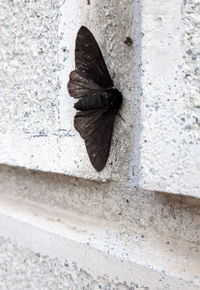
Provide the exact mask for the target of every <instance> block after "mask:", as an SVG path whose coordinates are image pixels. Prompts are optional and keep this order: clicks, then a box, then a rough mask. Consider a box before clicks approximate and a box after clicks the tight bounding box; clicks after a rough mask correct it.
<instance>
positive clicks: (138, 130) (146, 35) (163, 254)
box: [0, 0, 200, 290]
mask: <svg viewBox="0 0 200 290" xmlns="http://www.w3.org/2000/svg"><path fill="white" fill-rule="evenodd" d="M61 2H62V3H61ZM61 2H60V1H45V0H42V1H27V0H23V1H17V0H14V1H7V0H6V1H5V0H4V1H3V0H2V1H0V20H1V32H2V42H1V52H0V85H1V89H0V100H1V104H2V105H1V108H0V109H1V116H2V118H1V119H0V132H1V135H0V150H1V154H0V163H1V164H2V165H1V167H0V215H1V218H0V235H1V239H0V261H1V266H0V288H2V289H10V287H11V285H12V289H22V288H27V287H29V288H31V289H92V290H93V289H120V290H123V289H143V290H147V289H150V290H155V289H159V290H160V289H173V290H176V289H177V290H180V289H185V290H188V289H190V290H193V289H199V287H200V263H199V260H200V252H199V250H200V248H199V244H200V239H199V229H200V200H199V199H198V198H197V197H199V196H200V183H199V182H200V178H199V158H198V155H199V154H198V152H199V149H200V146H199V144H198V141H199V127H198V114H199V108H198V107H199V105H198V101H199V98H198V57H199V39H200V38H199V37H198V33H199V32H198V29H197V28H198V25H199V18H198V16H197V15H198V11H199V10H198V9H199V3H198V2H196V1H195V0H193V1H184V2H183V1H182V0H177V1H167V2H166V1H161V0H159V1H148V3H147V2H146V1H132V0H131V1H128V0H123V1H107V0H102V1H97V0H90V1H83V0H82V1H78V0H77V1H72V0H66V1H61ZM81 24H84V25H86V26H88V27H89V28H90V29H91V30H92V31H93V33H94V35H95V37H96V38H97V40H98V43H99V44H100V46H101V49H102V52H103V54H104V57H105V60H106V63H107V64H108V67H109V70H110V72H111V75H112V77H113V79H114V82H115V84H116V86H117V88H118V89H119V90H121V91H122V92H123V95H124V103H123V107H122V110H121V111H120V114H121V116H122V118H123V119H124V120H123V119H122V118H120V117H117V119H116V123H115V128H114V136H113V142H112V148H111V154H110V158H109V161H108V164H107V166H106V168H105V170H103V171H102V173H100V174H98V173H96V172H95V171H94V169H93V168H92V166H91V164H90V162H89V160H88V157H87V153H86V150H85V147H84V143H83V140H82V139H81V138H80V136H79V135H78V133H77V132H75V130H74V128H73V116H74V113H75V112H74V110H73V102H74V100H73V99H72V98H70V97H69V95H68V93H67V90H66V83H67V80H68V73H69V72H70V71H71V70H72V69H73V67H74V43H75V37H76V32H77V30H78V28H79V27H80V25H81ZM127 36H129V37H131V38H132V39H133V45H131V46H127V45H126V44H125V43H124V40H125V39H126V37H127ZM8 48H9V49H8ZM174 140H175V141H174ZM184 140H185V141H184ZM183 141H184V142H183ZM17 166H18V167H17ZM32 169H34V170H32ZM177 193H179V194H180V195H176V194H177ZM189 195H191V196H194V197H196V198H194V197H189Z"/></svg>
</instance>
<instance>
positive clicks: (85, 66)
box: [75, 26, 113, 88]
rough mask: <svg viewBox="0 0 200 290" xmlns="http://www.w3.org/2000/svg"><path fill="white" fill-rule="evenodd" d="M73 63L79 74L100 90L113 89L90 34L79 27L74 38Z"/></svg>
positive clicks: (96, 45) (99, 51) (97, 47)
mask: <svg viewBox="0 0 200 290" xmlns="http://www.w3.org/2000/svg"><path fill="white" fill-rule="evenodd" d="M75 63H76V69H77V70H78V71H79V73H80V74H81V75H82V76H83V77H84V78H85V79H88V80H92V81H93V83H95V84H97V85H98V86H100V87H101V88H109V87H113V81H112V79H111V77H110V74H109V72H108V69H107V66H106V64H105V61H104V58H103V55H102V53H101V50H100V48H99V45H98V43H97V42H96V40H95V38H94V36H93V35H92V33H91V32H90V31H89V30H88V29H87V28H86V27H85V26H81V28H80V29H79V31H78V33H77V37H76V48H75Z"/></svg>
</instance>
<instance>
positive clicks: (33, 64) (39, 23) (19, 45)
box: [0, 0, 60, 135]
mask: <svg viewBox="0 0 200 290" xmlns="http://www.w3.org/2000/svg"><path fill="white" fill-rule="evenodd" d="M41 2H42V5H41V4H40V1H7V0H6V1H5V0H2V1H0V22H1V53H0V90H1V91H0V98H1V119H0V132H1V133H14V134H15V133H30V134H33V135H34V134H35V135H37V134H48V133H53V132H55V131H57V130H58V113H57V111H58V101H57V97H58V85H59V83H58V78H57V77H56V74H55V73H53V72H56V71H58V70H59V63H58V56H57V54H58V40H59V38H58V20H59V2H60V1H45V0H44V1H41Z"/></svg>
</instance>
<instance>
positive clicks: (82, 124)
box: [74, 108, 115, 172]
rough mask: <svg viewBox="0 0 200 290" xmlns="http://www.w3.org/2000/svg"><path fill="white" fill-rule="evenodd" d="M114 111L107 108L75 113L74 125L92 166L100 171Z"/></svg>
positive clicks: (105, 155) (106, 154) (104, 161)
mask: <svg viewBox="0 0 200 290" xmlns="http://www.w3.org/2000/svg"><path fill="white" fill-rule="evenodd" d="M114 118H115V111H113V110H110V109H108V108H104V109H98V110H90V111H81V112H78V113H76V115H75V118H74V127H75V128H76V130H77V131H78V132H79V133H80V135H81V137H82V138H83V139H84V140H85V145H86V149H87V152H88V155H89V158H90V161H91V163H92V165H93V167H94V168H95V169H96V170H97V171H99V172H100V171H101V170H102V169H103V168H104V166H105V165H106V162H107V159H108V156H109V151H110V143H111V137H112V130H113V122H114Z"/></svg>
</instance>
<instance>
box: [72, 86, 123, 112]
mask: <svg viewBox="0 0 200 290" xmlns="http://www.w3.org/2000/svg"><path fill="white" fill-rule="evenodd" d="M121 103H122V95H121V93H120V92H119V91H118V90H117V89H115V88H111V89H108V90H107V91H106V92H105V93H96V94H92V95H88V96H84V97H83V98H81V99H80V100H79V101H78V102H77V103H76V104H75V105H74V108H75V109H76V110H79V111H87V110H95V109H102V108H105V107H107V108H111V109H116V110H118V109H119V108H120V106H121Z"/></svg>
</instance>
